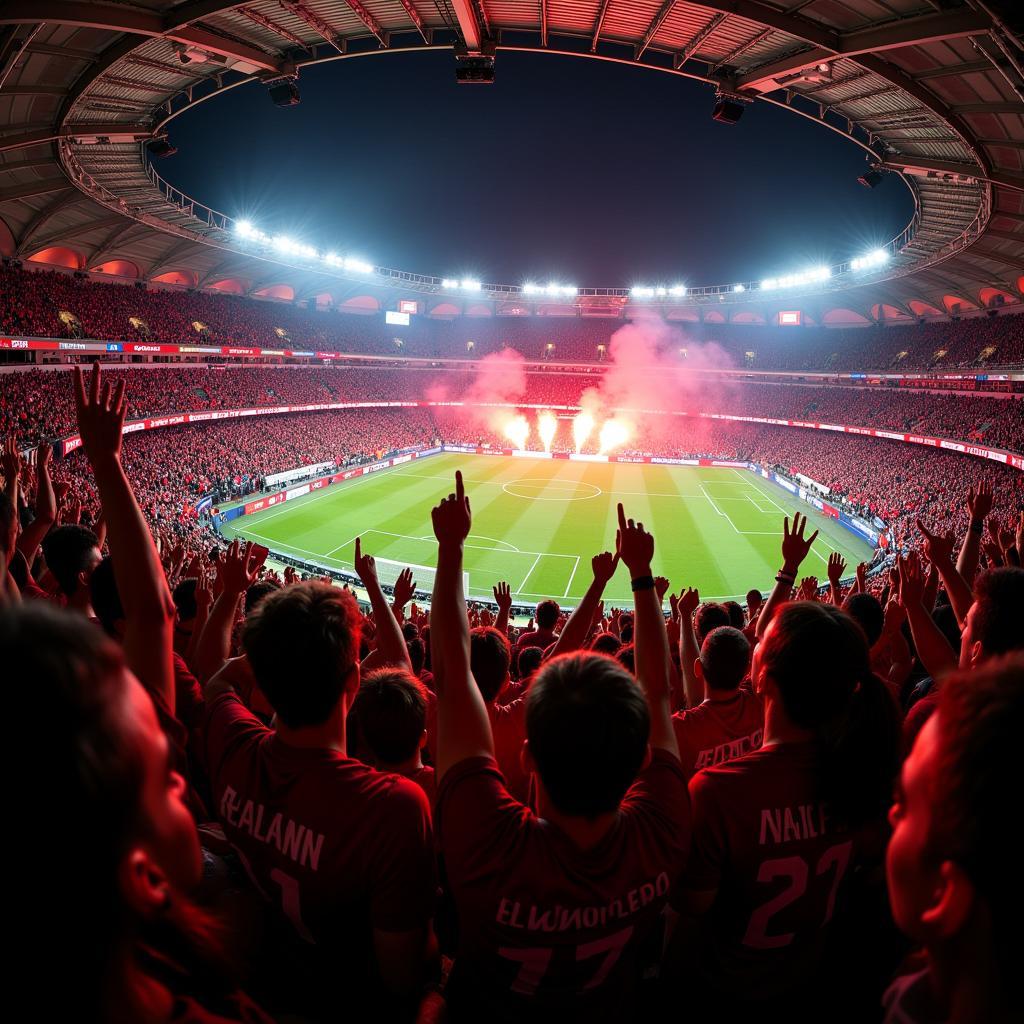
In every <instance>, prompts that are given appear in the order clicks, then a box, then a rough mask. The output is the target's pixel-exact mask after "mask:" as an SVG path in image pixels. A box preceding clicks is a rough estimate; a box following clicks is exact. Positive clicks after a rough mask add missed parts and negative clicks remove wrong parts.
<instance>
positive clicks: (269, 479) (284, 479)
mask: <svg viewBox="0 0 1024 1024" xmlns="http://www.w3.org/2000/svg"><path fill="white" fill-rule="evenodd" d="M332 469H334V463H333V462H316V463H314V464H313V465H311V466H297V467H296V468H295V469H286V470H285V471H284V472H283V473H268V474H267V475H266V476H265V477H264V478H263V479H264V481H266V484H267V486H268V487H273V486H274V485H275V484H286V483H290V482H291V481H292V480H297V479H298V478H299V477H300V476H320V475H321V474H322V473H327V472H329V471H330V470H332Z"/></svg>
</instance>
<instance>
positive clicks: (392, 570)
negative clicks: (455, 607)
mask: <svg viewBox="0 0 1024 1024" xmlns="http://www.w3.org/2000/svg"><path fill="white" fill-rule="evenodd" d="M375 561H376V564H377V579H378V580H380V582H381V584H382V585H383V586H386V587H393V586H394V585H395V583H396V581H397V580H398V577H399V576H400V575H401V573H402V570H403V569H412V578H413V579H414V580H415V581H416V591H417V593H422V594H424V595H425V596H427V597H429V596H430V594H431V592H432V591H433V589H434V577H435V576H437V569H433V568H431V567H430V566H429V565H416V564H415V563H413V562H395V561H393V560H392V559H390V558H376V559H375ZM462 590H463V593H464V594H465V595H466V596H467V597H468V596H469V573H468V572H463V574H462Z"/></svg>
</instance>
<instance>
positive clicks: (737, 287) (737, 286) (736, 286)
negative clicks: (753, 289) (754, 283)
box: [732, 284, 747, 292]
mask: <svg viewBox="0 0 1024 1024" xmlns="http://www.w3.org/2000/svg"><path fill="white" fill-rule="evenodd" d="M732 290H733V291H734V292H745V291H746V290H747V289H746V288H744V287H743V285H741V284H734V285H733V286H732Z"/></svg>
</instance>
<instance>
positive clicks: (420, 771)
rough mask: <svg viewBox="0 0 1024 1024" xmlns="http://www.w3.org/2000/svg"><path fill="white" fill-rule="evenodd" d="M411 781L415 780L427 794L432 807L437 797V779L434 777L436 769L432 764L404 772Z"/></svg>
mask: <svg viewBox="0 0 1024 1024" xmlns="http://www.w3.org/2000/svg"><path fill="white" fill-rule="evenodd" d="M402 774H403V775H404V776H405V777H406V778H407V779H409V780H410V782H415V783H416V785H417V786H419V787H420V789H422V790H423V792H424V793H426V794H427V802H428V803H429V804H430V806H431V807H433V806H434V801H435V800H436V799H437V779H436V778H435V777H434V769H433V768H431V767H430V765H421V766H420V767H419V768H415V769H413V771H411V772H403V773H402Z"/></svg>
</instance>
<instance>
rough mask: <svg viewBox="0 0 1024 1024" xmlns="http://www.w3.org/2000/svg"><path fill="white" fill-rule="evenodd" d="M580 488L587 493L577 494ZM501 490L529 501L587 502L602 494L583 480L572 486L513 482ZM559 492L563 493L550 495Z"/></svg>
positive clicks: (544, 482)
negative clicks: (584, 488) (583, 488)
mask: <svg viewBox="0 0 1024 1024" xmlns="http://www.w3.org/2000/svg"><path fill="white" fill-rule="evenodd" d="M582 487H587V488H589V492H584V493H582V494H581V493H579V491H580V488H582ZM501 489H502V490H503V491H504V492H505V493H506V494H511V495H512V497H513V498H529V499H530V500H531V501H588V500H589V499H590V498H596V497H598V496H599V495H601V494H604V491H602V490H601V488H600V487H596V486H595V485H594V484H588V483H587V482H586V481H585V480H578V481H577V482H576V483H574V484H569V483H557V482H551V483H548V482H546V481H540V480H513V481H512V482H511V483H507V484H502V485H501ZM559 491H562V492H565V493H562V494H558V493H555V494H552V493H550V492H559ZM524 492H525V493H524Z"/></svg>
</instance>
